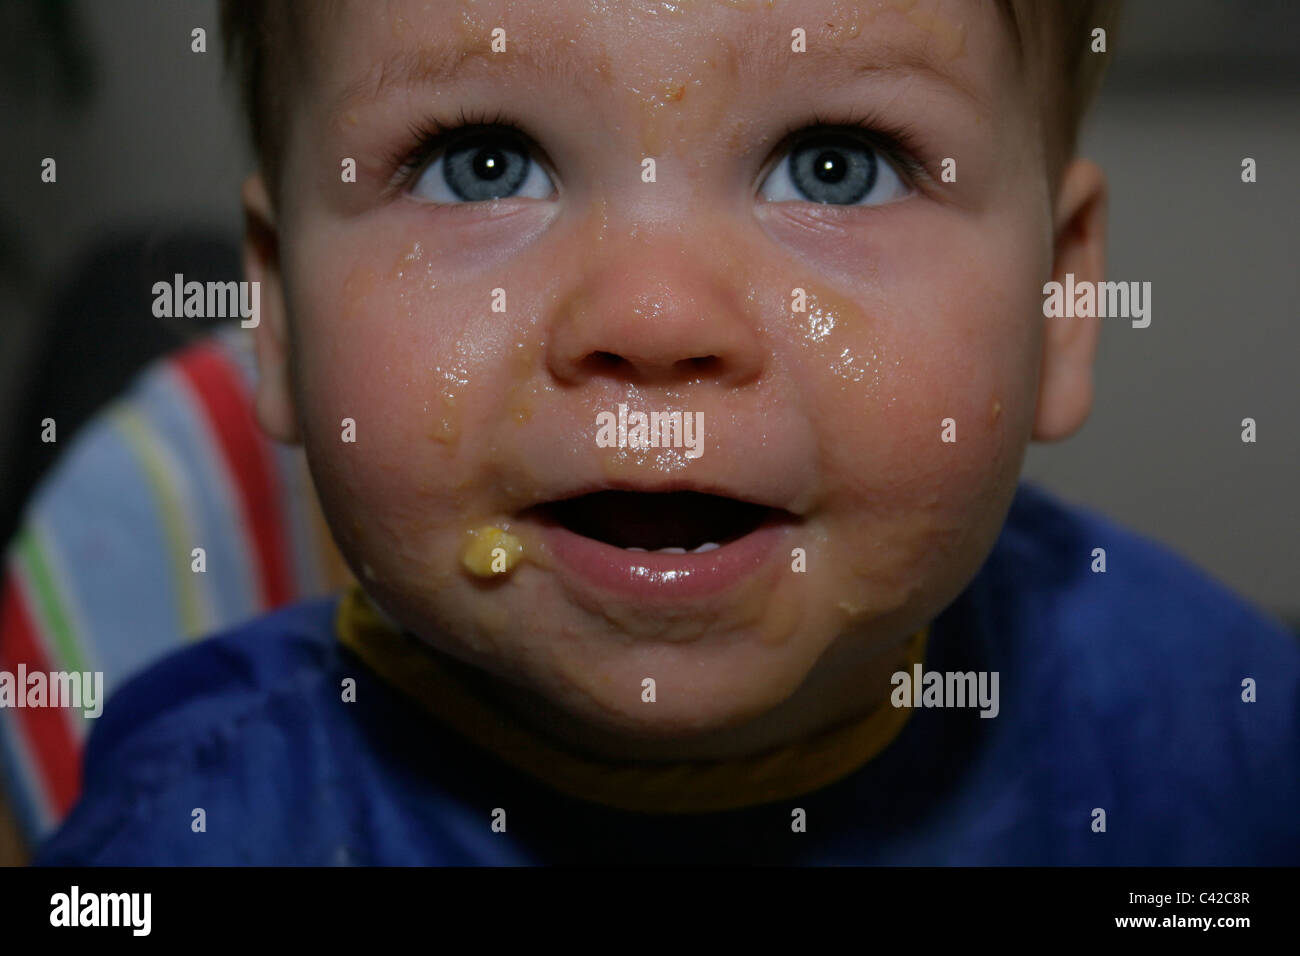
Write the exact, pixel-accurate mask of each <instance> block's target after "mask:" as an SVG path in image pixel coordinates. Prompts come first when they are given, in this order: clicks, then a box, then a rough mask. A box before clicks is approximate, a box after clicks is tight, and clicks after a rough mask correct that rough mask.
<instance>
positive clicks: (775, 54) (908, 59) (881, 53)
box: [333, 30, 988, 115]
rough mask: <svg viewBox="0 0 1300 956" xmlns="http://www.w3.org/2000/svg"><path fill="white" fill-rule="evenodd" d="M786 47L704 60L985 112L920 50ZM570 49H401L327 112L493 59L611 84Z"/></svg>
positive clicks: (755, 35) (589, 84)
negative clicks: (905, 88) (896, 87)
mask: <svg viewBox="0 0 1300 956" xmlns="http://www.w3.org/2000/svg"><path fill="white" fill-rule="evenodd" d="M789 41H790V38H789V36H788V35H784V34H782V33H779V32H776V33H773V32H767V31H756V30H750V31H745V32H744V33H742V34H741V35H740V36H739V37H738V38H735V39H727V40H725V41H722V42H720V44H719V46H718V47H717V48H716V49H714V50H711V51H710V52H709V53H708V54H707V56H706V60H707V61H711V62H712V63H713V64H716V65H717V67H718V68H720V69H721V70H723V71H725V72H726V73H728V74H730V75H734V76H738V77H740V78H741V79H743V80H746V81H748V82H749V83H752V84H753V86H754V88H757V89H767V88H770V87H772V86H775V85H777V83H778V82H779V81H781V80H784V79H786V78H788V76H790V75H791V74H792V73H796V72H802V73H815V74H816V76H817V78H818V79H819V80H820V81H821V82H822V83H824V84H829V83H834V82H836V81H837V80H838V81H840V82H843V81H845V80H851V79H854V78H856V77H860V76H877V75H879V76H886V75H898V76H909V75H910V76H927V77H929V78H931V79H933V80H937V81H938V82H939V83H941V84H942V85H943V86H945V87H947V88H948V89H950V90H953V91H955V92H957V93H959V94H961V95H962V96H963V97H965V98H966V99H968V100H969V101H971V102H972V103H973V104H974V105H975V106H977V107H978V108H980V109H981V110H983V111H984V112H988V103H987V102H986V100H985V98H984V96H983V95H981V93H980V92H978V91H977V90H976V89H974V88H972V87H971V86H970V85H969V84H968V83H967V82H966V81H965V80H964V79H963V78H962V77H961V76H960V74H958V73H955V72H953V71H951V70H949V69H946V68H945V67H944V66H943V65H942V64H940V63H939V62H937V61H936V60H935V59H934V58H933V57H932V56H930V55H929V53H928V50H927V48H925V47H923V46H919V45H917V44H914V43H898V42H892V41H884V42H878V43H876V44H875V45H874V46H872V47H862V46H861V45H860V44H854V43H852V42H850V43H847V44H843V45H840V46H836V47H828V46H825V45H822V44H820V43H816V42H815V40H814V38H811V37H810V38H809V41H808V43H809V48H808V51H807V52H804V53H794V52H792V51H791V50H790V46H789ZM571 50H572V46H571V45H568V44H541V45H536V46H533V45H523V44H519V45H518V46H512V48H511V50H510V52H509V53H508V54H494V53H491V52H489V51H488V48H487V45H486V43H482V44H479V45H476V46H467V45H465V44H464V43H456V42H444V43H435V44H430V45H428V46H423V47H420V48H418V49H414V50H406V51H403V52H401V53H398V54H397V55H395V56H394V57H391V58H390V59H388V60H385V61H384V62H383V63H381V64H379V65H378V66H376V67H375V68H373V69H372V70H371V71H370V72H369V73H368V74H367V75H366V76H364V77H362V78H360V79H358V80H357V81H355V82H353V83H351V84H349V86H347V87H346V88H345V89H344V90H343V91H342V92H341V93H340V95H339V97H338V100H337V103H338V105H337V106H336V108H335V109H334V110H333V113H334V114H335V115H339V114H342V113H343V112H344V111H345V110H347V109H348V108H350V107H353V106H356V105H358V104H360V103H363V102H372V101H376V100H380V99H382V98H384V97H386V96H388V95H390V94H391V93H393V92H394V91H396V90H399V89H411V88H420V87H435V86H439V85H441V84H445V83H448V82H450V81H452V80H454V79H458V78H462V77H466V78H468V77H470V76H472V75H473V74H476V73H485V72H486V73H488V75H490V68H491V67H492V66H494V65H495V64H492V63H491V61H492V59H493V58H494V57H498V56H507V57H508V58H509V60H508V63H509V66H510V68H511V70H512V71H513V70H517V69H519V70H524V71H527V72H528V73H530V74H531V78H532V79H534V80H536V81H537V82H538V83H539V84H541V85H549V86H557V87H561V88H569V89H579V90H584V91H589V92H594V91H597V90H600V89H604V88H608V87H609V86H610V85H611V79H612V78H611V77H610V76H609V75H608V73H606V72H605V70H606V69H608V68H609V65H610V64H611V58H610V57H609V55H608V54H607V53H605V52H604V51H603V50H601V49H596V50H595V52H594V55H593V54H590V53H589V54H586V55H575V54H574V53H573V52H571ZM602 67H603V69H602Z"/></svg>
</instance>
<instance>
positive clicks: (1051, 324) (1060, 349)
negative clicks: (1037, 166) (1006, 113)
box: [1033, 159, 1106, 441]
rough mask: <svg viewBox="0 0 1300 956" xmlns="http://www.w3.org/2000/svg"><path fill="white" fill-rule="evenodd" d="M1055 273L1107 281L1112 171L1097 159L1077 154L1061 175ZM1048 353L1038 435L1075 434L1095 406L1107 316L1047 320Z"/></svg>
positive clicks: (1055, 437)
mask: <svg viewBox="0 0 1300 956" xmlns="http://www.w3.org/2000/svg"><path fill="white" fill-rule="evenodd" d="M1055 235H1056V239H1055V252H1054V256H1053V262H1052V279H1053V280H1055V281H1056V282H1060V283H1064V282H1065V276H1066V273H1074V281H1075V284H1076V285H1077V284H1078V283H1080V282H1083V281H1088V282H1101V281H1103V280H1104V279H1105V275H1106V174H1105V173H1103V172H1102V171H1101V167H1099V166H1098V165H1097V164H1096V163H1094V162H1091V161H1089V160H1086V159H1075V160H1072V161H1071V162H1070V164H1069V166H1067V167H1066V169H1065V173H1064V175H1063V176H1062V178H1061V186H1060V189H1059V190H1058V192H1057V201H1056V214H1055ZM1042 321H1043V358H1042V367H1041V370H1040V373H1039V378H1038V410H1037V413H1036V415H1035V417H1034V432H1033V437H1034V439H1035V440H1037V441H1057V440H1058V439H1061V438H1066V437H1068V436H1070V435H1072V434H1073V433H1074V432H1075V431H1077V430H1078V429H1079V427H1080V426H1081V425H1082V424H1083V423H1084V421H1086V420H1087V418H1088V413H1089V412H1091V411H1092V397H1093V380H1092V366H1093V359H1094V358H1095V357H1096V355H1097V338H1098V336H1099V335H1100V333H1101V320H1100V319H1099V318H1097V317H1095V316H1094V317H1091V318H1078V317H1075V318H1070V317H1066V316H1059V317H1053V318H1044V319H1043V320H1042Z"/></svg>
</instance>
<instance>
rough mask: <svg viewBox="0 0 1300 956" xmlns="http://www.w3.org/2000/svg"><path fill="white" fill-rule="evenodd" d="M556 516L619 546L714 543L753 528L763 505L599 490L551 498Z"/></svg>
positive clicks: (697, 496) (575, 528)
mask: <svg viewBox="0 0 1300 956" xmlns="http://www.w3.org/2000/svg"><path fill="white" fill-rule="evenodd" d="M551 510H552V512H553V513H554V515H555V518H556V520H558V521H559V522H560V524H562V525H564V527H566V528H568V529H569V530H570V531H572V532H574V533H575V534H581V535H583V536H585V537H588V538H595V539H596V540H598V541H603V542H605V543H606V544H612V545H614V546H616V547H619V548H645V549H646V550H648V551H656V550H659V549H661V548H684V549H686V550H687V551H691V550H693V549H695V548H697V547H699V546H700V545H702V544H705V543H707V542H717V543H719V544H721V543H724V542H726V541H727V540H729V539H732V538H738V537H741V536H742V535H745V534H748V533H749V532H750V531H753V530H754V529H755V528H756V527H758V525H759V524H760V523H761V522H762V520H763V518H764V516H765V514H766V512H767V509H766V508H762V507H760V506H758V505H752V504H749V503H747V502H744V501H736V500H735V499H734V498H723V497H720V496H718V495H706V494H700V493H699V492H694V491H677V492H670V493H667V494H645V493H640V492H632V491H600V492H596V493H595V494H590V495H583V496H582V497H581V498H571V499H569V500H568V501H560V502H556V503H555V504H554V505H552V506H551Z"/></svg>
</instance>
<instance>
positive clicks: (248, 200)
mask: <svg viewBox="0 0 1300 956" xmlns="http://www.w3.org/2000/svg"><path fill="white" fill-rule="evenodd" d="M242 199H243V206H244V274H245V275H246V276H247V277H248V279H249V280H250V281H253V282H258V283H260V286H261V293H260V294H261V300H260V301H261V321H260V322H259V323H258V324H257V328H256V329H255V330H254V332H253V335H254V341H255V342H256V344H257V370H258V383H257V399H256V406H257V420H258V422H260V423H261V425H262V429H263V430H264V431H265V432H266V433H267V434H268V435H270V436H271V437H272V438H274V439H276V440H278V441H282V442H287V443H290V444H296V443H297V442H298V440H299V436H298V416H297V413H296V412H295V411H294V405H293V388H292V383H291V380H290V376H289V321H288V315H287V313H286V309H285V302H284V284H283V280H282V275H281V272H280V235H279V232H278V231H277V229H276V224H275V210H274V208H273V207H272V205H271V197H270V194H269V193H268V192H267V190H266V182H265V181H264V180H263V179H262V174H261V173H254V174H253V175H251V176H249V177H248V179H246V180H245V181H244V187H243V190H242Z"/></svg>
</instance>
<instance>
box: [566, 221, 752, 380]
mask: <svg viewBox="0 0 1300 956" xmlns="http://www.w3.org/2000/svg"><path fill="white" fill-rule="evenodd" d="M716 252H717V249H716V248H714V249H712V250H710V249H709V248H704V247H692V248H686V247H684V246H683V244H682V240H681V239H680V238H676V237H674V238H671V239H665V240H663V241H657V242H652V243H645V244H638V245H637V246H636V247H635V248H629V249H624V250H620V251H619V252H617V253H614V254H613V255H612V256H610V257H607V258H606V259H604V260H603V261H601V262H598V263H595V264H593V265H592V266H591V267H589V268H588V269H587V270H586V271H585V272H584V273H583V274H582V276H581V279H580V281H579V282H578V284H577V285H576V286H574V287H573V288H572V289H571V290H570V292H569V294H568V295H566V296H564V297H563V298H562V299H561V300H560V302H559V305H558V307H557V312H556V314H555V315H554V316H553V325H552V329H551V334H550V336H549V345H548V352H547V361H548V363H549V366H550V369H551V373H552V374H553V375H554V376H555V377H556V378H557V379H558V380H560V381H563V382H567V383H571V384H577V383H581V382H585V381H588V380H589V379H592V378H594V377H597V376H610V377H619V378H624V379H626V380H628V381H631V382H636V383H638V384H661V385H662V384H672V383H686V382H693V381H710V382H714V383H718V384H723V385H727V386H736V385H741V384H744V383H745V382H748V381H751V380H753V379H754V378H756V377H757V376H758V375H759V373H760V372H761V371H762V369H763V363H764V359H763V355H764V353H763V347H762V339H761V337H760V334H759V331H758V322H757V320H756V317H755V316H754V315H752V314H751V311H750V309H751V306H749V305H748V304H747V299H746V296H745V293H744V291H743V279H742V277H741V276H738V275H736V274H735V272H734V269H732V270H730V273H729V270H728V268H727V267H726V266H725V264H724V263H723V262H722V260H721V259H720V258H719V257H718V256H717V255H716Z"/></svg>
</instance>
